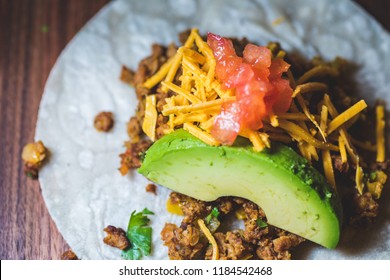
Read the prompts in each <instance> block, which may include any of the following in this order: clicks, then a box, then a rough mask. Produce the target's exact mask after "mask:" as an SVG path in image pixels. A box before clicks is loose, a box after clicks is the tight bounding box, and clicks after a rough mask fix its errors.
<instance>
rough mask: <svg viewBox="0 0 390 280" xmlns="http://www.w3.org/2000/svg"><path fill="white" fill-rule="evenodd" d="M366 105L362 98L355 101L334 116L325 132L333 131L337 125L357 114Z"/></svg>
mask: <svg viewBox="0 0 390 280" xmlns="http://www.w3.org/2000/svg"><path fill="white" fill-rule="evenodd" d="M366 107H367V104H366V102H365V101H364V100H360V101H359V102H357V103H355V104H354V105H353V106H352V107H350V108H348V109H347V110H345V111H344V112H343V113H341V114H340V115H338V116H337V117H335V118H334V119H333V120H332V121H331V122H330V123H329V126H328V130H327V133H328V134H331V133H332V132H333V131H335V130H336V129H337V128H338V127H340V126H341V125H343V124H344V123H346V122H347V121H349V120H350V119H351V118H353V117H354V116H356V115H357V114H359V113H360V112H361V111H363V110H364V109H365V108H366Z"/></svg>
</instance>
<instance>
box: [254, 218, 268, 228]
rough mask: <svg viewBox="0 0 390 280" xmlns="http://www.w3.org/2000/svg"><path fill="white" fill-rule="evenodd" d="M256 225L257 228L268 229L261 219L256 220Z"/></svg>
mask: <svg viewBox="0 0 390 280" xmlns="http://www.w3.org/2000/svg"><path fill="white" fill-rule="evenodd" d="M256 224H257V225H258V226H259V228H266V227H268V224H267V223H266V222H264V221H263V220H262V219H260V218H259V219H257V220H256Z"/></svg>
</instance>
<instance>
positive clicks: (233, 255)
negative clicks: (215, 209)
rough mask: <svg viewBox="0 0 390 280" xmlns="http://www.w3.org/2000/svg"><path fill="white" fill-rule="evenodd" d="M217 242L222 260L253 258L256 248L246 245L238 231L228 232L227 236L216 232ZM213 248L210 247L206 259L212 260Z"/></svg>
mask: <svg viewBox="0 0 390 280" xmlns="http://www.w3.org/2000/svg"><path fill="white" fill-rule="evenodd" d="M214 238H215V241H216V242H217V244H218V249H219V259H220V260H240V259H247V258H250V257H252V255H253V251H254V248H253V246H252V245H250V244H248V243H246V242H245V241H244V240H243V238H242V237H241V235H240V233H239V232H238V231H233V232H232V231H228V232H227V233H226V234H224V233H222V232H216V233H215V234H214ZM211 256H212V247H211V246H209V247H208V248H207V251H206V255H205V258H206V259H211Z"/></svg>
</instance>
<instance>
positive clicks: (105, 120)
mask: <svg viewBox="0 0 390 280" xmlns="http://www.w3.org/2000/svg"><path fill="white" fill-rule="evenodd" d="M93 124H94V126H95V128H96V130H97V131H101V132H107V131H110V130H111V128H112V127H113V126H114V115H113V114H112V113H111V112H100V113H99V114H97V115H96V117H95V119H94V121H93Z"/></svg>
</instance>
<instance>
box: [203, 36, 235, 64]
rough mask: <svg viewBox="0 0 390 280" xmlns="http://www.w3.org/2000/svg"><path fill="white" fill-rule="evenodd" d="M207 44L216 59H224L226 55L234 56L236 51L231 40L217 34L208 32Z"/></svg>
mask: <svg viewBox="0 0 390 280" xmlns="http://www.w3.org/2000/svg"><path fill="white" fill-rule="evenodd" d="M207 44H208V45H209V46H210V48H211V49H212V50H213V53H214V57H215V59H216V60H217V61H219V60H221V59H226V57H228V56H236V51H235V49H234V47H233V43H232V41H231V40H229V39H226V38H224V37H221V36H219V35H216V34H213V33H210V32H209V33H208V34H207Z"/></svg>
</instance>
